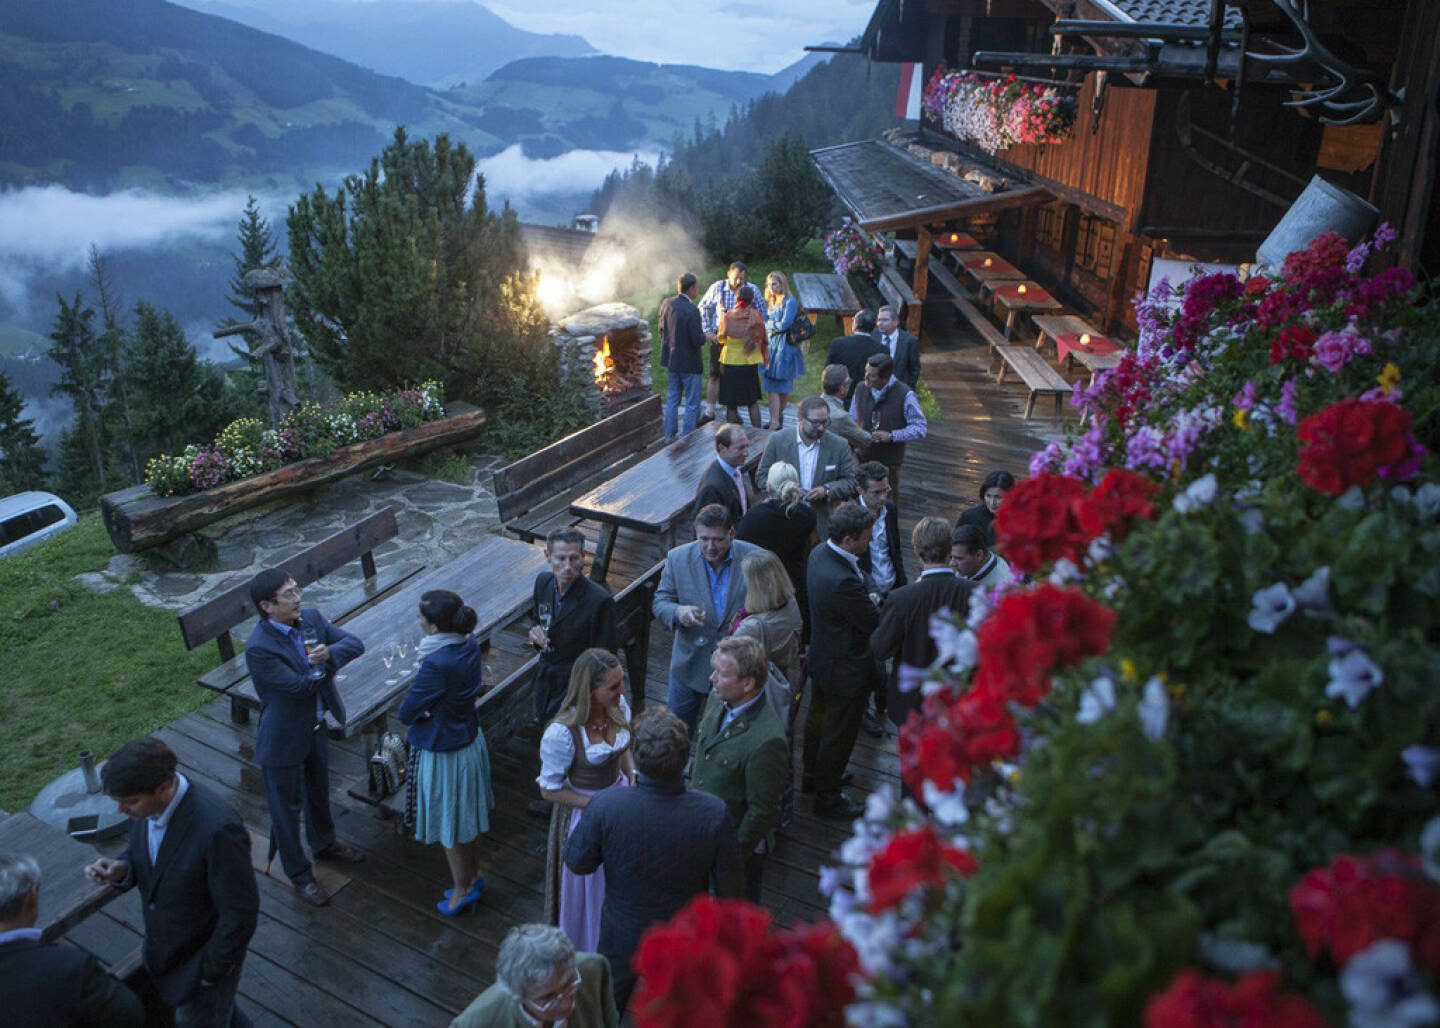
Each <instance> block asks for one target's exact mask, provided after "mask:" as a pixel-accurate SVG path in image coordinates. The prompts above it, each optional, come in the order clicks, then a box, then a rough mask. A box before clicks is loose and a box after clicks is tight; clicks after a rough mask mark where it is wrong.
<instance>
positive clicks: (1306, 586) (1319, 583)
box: [1291, 564, 1330, 611]
mask: <svg viewBox="0 0 1440 1028" xmlns="http://www.w3.org/2000/svg"><path fill="white" fill-rule="evenodd" d="M1291 595H1293V596H1294V597H1295V602H1296V603H1298V604H1300V606H1302V607H1304V608H1305V609H1306V610H1315V611H1328V610H1329V609H1330V566H1329V565H1328V564H1327V565H1326V566H1325V567H1320V568H1316V569H1315V570H1314V572H1313V573H1312V574H1311V575H1310V577H1309V578H1307V579H1305V581H1303V582H1301V583H1300V584H1299V585H1298V586H1296V587H1295V592H1294V593H1292V594H1291Z"/></svg>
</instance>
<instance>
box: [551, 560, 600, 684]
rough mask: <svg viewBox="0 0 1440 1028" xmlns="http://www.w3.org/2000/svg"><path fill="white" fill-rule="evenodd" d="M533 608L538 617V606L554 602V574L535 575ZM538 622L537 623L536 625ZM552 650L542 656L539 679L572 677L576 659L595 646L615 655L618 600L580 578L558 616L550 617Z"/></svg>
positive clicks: (568, 594) (597, 585)
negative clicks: (616, 601) (572, 668)
mask: <svg viewBox="0 0 1440 1028" xmlns="http://www.w3.org/2000/svg"><path fill="white" fill-rule="evenodd" d="M532 601H533V604H534V605H533V606H532V607H531V609H532V610H533V611H534V612H535V616H536V617H537V618H538V617H539V614H540V611H539V604H541V603H542V602H544V603H552V604H553V603H554V602H555V574H554V572H551V571H542V572H540V573H539V574H538V575H536V576H535V593H534V595H533V597H532ZM536 623H537V624H538V623H539V622H538V621H537V622H536ZM549 635H550V648H549V649H547V650H546V651H545V652H544V653H543V654H541V655H540V666H539V667H538V668H537V669H536V672H535V674H536V676H537V677H539V678H565V679H567V680H568V679H569V677H570V668H571V667H572V666H573V665H574V664H575V658H576V657H578V656H580V654H582V653H584V652H585V651H586V650H588V649H590V647H592V646H598V647H600V648H601V649H603V650H609V651H610V652H611V653H614V652H615V647H616V641H615V598H614V597H613V596H611V595H610V593H609V591H608V590H606V588H605V587H604V586H603V585H600V584H599V583H598V582H592V581H590V579H588V578H586V577H585V576H584V575H581V576H580V577H579V578H577V579H576V580H575V584H574V585H572V586H571V587H570V591H569V592H568V593H566V594H565V602H564V604H562V605H561V607H560V612H559V614H558V615H556V614H554V613H552V614H551V616H550V629H549Z"/></svg>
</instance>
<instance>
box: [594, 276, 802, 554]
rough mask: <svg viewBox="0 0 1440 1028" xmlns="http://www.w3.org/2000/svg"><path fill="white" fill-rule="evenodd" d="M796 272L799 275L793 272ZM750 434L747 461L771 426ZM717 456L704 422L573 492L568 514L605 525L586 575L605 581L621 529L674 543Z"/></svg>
mask: <svg viewBox="0 0 1440 1028" xmlns="http://www.w3.org/2000/svg"><path fill="white" fill-rule="evenodd" d="M796 277H797V278H798V277H799V276H798V275H797V276H796ZM745 431H746V433H747V434H748V435H749V436H750V462H749V463H750V465H753V464H754V463H755V462H757V461H759V459H760V454H761V453H763V452H764V450H765V443H766V442H767V441H768V440H769V439H770V435H771V432H770V430H769V429H764V428H754V427H752V426H746V428H745ZM714 459H715V426H712V425H706V426H703V427H701V428H697V429H695V431H693V432H691V433H690V434H689V435H686V436H683V437H682V438H680V439H677V440H676V441H675V442H673V443H671V444H670V445H669V446H667V447H665V449H663V450H660V451H659V452H658V453H653V454H651V455H650V456H649V457H646V458H645V459H644V460H642V461H641V462H640V463H639V464H636V465H634V466H632V467H630V468H627V469H626V470H625V471H622V472H621V473H620V474H618V475H616V476H615V477H614V478H612V479H610V480H609V481H608V482H605V483H603V484H601V485H598V486H596V487H595V488H594V489H591V490H590V491H589V492H588V493H586V494H585V495H584V496H579V497H576V498H575V500H573V501H572V502H571V504H570V513H571V514H574V515H575V516H576V517H581V518H589V519H590V520H592V521H598V522H600V524H601V525H602V526H603V528H602V529H601V532H600V542H599V544H598V545H597V546H596V548H595V562H594V564H593V565H592V566H591V569H590V577H591V579H592V580H594V581H596V582H604V581H605V574H606V572H607V571H608V570H609V567H610V555H611V554H612V553H613V552H614V549H615V537H616V535H617V534H618V533H619V531H620V529H621V528H622V527H623V528H634V529H638V530H639V531H641V532H648V533H651V534H653V535H655V536H657V537H658V538H659V540H660V542H661V545H662V547H663V548H664V549H665V550H667V551H668V550H669V549H670V548H671V547H672V546H673V545H674V544H675V530H676V526H677V525H678V523H679V521H680V520H681V518H682V517H683V516H684V515H685V514H686V513H688V512H689V510H690V508H691V506H693V505H694V503H695V494H696V493H697V492H698V491H699V490H700V479H701V478H702V477H703V476H704V474H705V469H706V468H708V467H709V466H710V463H711V461H713V460H714Z"/></svg>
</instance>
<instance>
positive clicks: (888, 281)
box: [876, 264, 919, 324]
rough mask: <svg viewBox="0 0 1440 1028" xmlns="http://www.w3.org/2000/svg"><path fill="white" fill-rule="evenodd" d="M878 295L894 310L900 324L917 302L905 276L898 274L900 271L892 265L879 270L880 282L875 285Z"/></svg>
mask: <svg viewBox="0 0 1440 1028" xmlns="http://www.w3.org/2000/svg"><path fill="white" fill-rule="evenodd" d="M876 286H877V287H878V288H879V290H880V295H881V296H883V297H884V298H885V302H886V303H888V304H889V305H890V306H891V307H892V308H894V310H895V319H896V320H897V321H899V322H900V323H901V324H904V322H905V312H906V311H907V310H909V309H910V308H912V307H914V306H915V304H916V303H918V302H919V300H918V299H917V298H916V296H915V291H914V290H913V289H911V288H910V283H909V282H906V281H905V276H904V275H902V274H900V269H899V268H897V267H895V265H893V264H886V265H884V266H883V267H882V268H881V269H880V281H879V282H877V283H876Z"/></svg>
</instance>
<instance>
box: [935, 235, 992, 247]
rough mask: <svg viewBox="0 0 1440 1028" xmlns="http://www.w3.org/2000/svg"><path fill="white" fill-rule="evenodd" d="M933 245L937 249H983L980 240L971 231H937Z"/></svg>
mask: <svg viewBox="0 0 1440 1028" xmlns="http://www.w3.org/2000/svg"><path fill="white" fill-rule="evenodd" d="M932 245H934V247H935V248H936V249H937V250H982V249H984V247H982V246H981V245H980V240H978V239H976V238H975V237H974V236H972V235H971V234H970V233H969V232H937V233H935V236H934V239H933V241H932Z"/></svg>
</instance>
